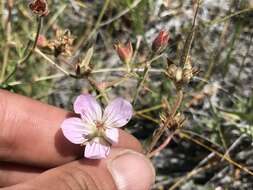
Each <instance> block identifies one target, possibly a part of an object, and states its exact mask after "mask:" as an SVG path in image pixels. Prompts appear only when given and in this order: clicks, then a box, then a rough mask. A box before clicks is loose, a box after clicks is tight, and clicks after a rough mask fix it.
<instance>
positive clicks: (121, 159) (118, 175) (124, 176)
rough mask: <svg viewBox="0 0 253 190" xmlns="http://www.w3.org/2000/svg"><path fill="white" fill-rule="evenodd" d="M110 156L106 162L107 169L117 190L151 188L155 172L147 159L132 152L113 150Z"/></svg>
mask: <svg viewBox="0 0 253 190" xmlns="http://www.w3.org/2000/svg"><path fill="white" fill-rule="evenodd" d="M112 155H113V159H111V160H109V161H108V165H107V167H108V170H109V171H110V173H111V175H112V177H113V180H114V182H115V185H116V186H117V189H118V190H129V189H131V190H147V189H150V188H151V186H152V185H153V183H154V180H155V170H154V167H153V165H152V164H151V162H150V160H149V159H147V158H146V157H145V156H144V155H143V154H140V153H138V152H134V151H132V150H114V151H112ZM140 172H141V173H140Z"/></svg>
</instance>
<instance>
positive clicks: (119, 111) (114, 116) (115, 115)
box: [103, 98, 133, 128]
mask: <svg viewBox="0 0 253 190" xmlns="http://www.w3.org/2000/svg"><path fill="white" fill-rule="evenodd" d="M132 115H133V108H132V105H131V104H130V103H129V102H128V101H126V100H124V99H123V98H117V99H115V100H113V101H112V102H111V103H110V104H109V105H108V106H107V107H106V108H105V113H104V116H103V121H104V122H105V125H106V127H108V128H112V127H122V126H124V125H126V124H127V123H128V121H129V120H130V119H131V117H132Z"/></svg>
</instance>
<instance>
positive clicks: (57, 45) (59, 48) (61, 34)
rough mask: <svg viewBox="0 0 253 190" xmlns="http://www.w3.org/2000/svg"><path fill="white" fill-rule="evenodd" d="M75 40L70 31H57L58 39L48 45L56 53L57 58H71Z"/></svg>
mask: <svg viewBox="0 0 253 190" xmlns="http://www.w3.org/2000/svg"><path fill="white" fill-rule="evenodd" d="M73 42H74V38H73V37H72V36H71V33H70V31H69V30H65V31H62V30H56V37H55V39H54V40H51V41H50V42H49V43H48V47H49V48H50V49H51V50H53V51H54V54H55V57H57V56H59V55H60V54H63V55H65V56H70V55H71V54H72V45H73Z"/></svg>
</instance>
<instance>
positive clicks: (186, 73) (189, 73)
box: [183, 56, 193, 84]
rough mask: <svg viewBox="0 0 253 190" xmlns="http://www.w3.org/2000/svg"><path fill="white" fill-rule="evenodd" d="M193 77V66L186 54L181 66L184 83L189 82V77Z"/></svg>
mask: <svg viewBox="0 0 253 190" xmlns="http://www.w3.org/2000/svg"><path fill="white" fill-rule="evenodd" d="M192 77H193V68H192V64H191V59H190V57H189V56H188V57H187V59H186V62H185V65H184V68H183V81H184V83H185V84H187V83H189V82H190V80H191V78H192Z"/></svg>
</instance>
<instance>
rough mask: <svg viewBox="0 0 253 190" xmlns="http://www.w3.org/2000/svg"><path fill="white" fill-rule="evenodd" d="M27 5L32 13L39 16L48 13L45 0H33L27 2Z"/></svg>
mask: <svg viewBox="0 0 253 190" xmlns="http://www.w3.org/2000/svg"><path fill="white" fill-rule="evenodd" d="M29 7H30V9H31V10H32V12H33V13H34V14H36V15H38V16H40V17H43V16H47V15H48V14H49V10H48V3H47V1H46V0H33V1H31V2H30V3H29Z"/></svg>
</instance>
